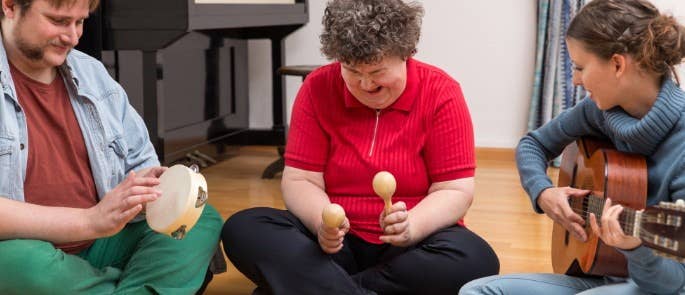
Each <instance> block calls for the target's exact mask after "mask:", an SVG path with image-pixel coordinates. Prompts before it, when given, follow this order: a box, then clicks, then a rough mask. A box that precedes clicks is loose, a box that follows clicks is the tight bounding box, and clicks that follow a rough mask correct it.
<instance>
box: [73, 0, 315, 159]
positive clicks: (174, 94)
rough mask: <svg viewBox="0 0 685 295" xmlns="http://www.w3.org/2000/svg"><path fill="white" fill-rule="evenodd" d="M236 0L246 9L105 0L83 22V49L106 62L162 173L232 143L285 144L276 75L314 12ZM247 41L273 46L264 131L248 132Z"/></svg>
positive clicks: (293, 2)
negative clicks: (287, 47)
mask: <svg viewBox="0 0 685 295" xmlns="http://www.w3.org/2000/svg"><path fill="white" fill-rule="evenodd" d="M240 1H241V2H250V0H103V1H102V3H101V5H100V7H99V8H98V10H97V11H96V12H94V13H93V14H92V15H91V17H90V18H89V19H88V20H87V21H86V25H85V28H84V35H83V37H82V38H81V42H80V44H79V46H78V47H77V48H78V49H80V50H83V51H85V52H87V53H89V54H91V55H93V56H95V57H97V58H100V59H101V60H102V61H103V63H104V64H105V65H106V66H107V67H108V69H109V71H110V73H111V74H112V75H113V76H114V77H115V79H117V80H118V81H119V83H121V84H122V86H123V87H124V89H125V90H126V92H127V93H128V96H129V100H130V102H131V104H132V105H133V106H134V107H135V108H136V110H138V112H139V113H140V114H141V115H142V116H143V119H144V120H145V123H146V124H147V127H148V130H149V132H150V139H151V140H152V143H153V145H154V146H155V149H156V151H157V154H158V155H159V157H160V160H161V161H162V162H163V163H165V164H169V163H172V162H175V161H178V160H180V159H187V158H188V157H191V158H193V157H201V156H204V155H209V156H210V157H213V156H216V155H217V154H220V153H222V152H223V150H222V149H223V147H224V146H225V145H226V144H238V145H241V144H267V145H282V144H284V143H285V128H284V118H285V108H284V105H285V103H284V101H285V100H284V87H283V85H284V83H283V82H284V79H283V77H282V76H280V75H278V73H277V69H278V68H279V67H280V66H282V65H283V63H284V57H285V54H284V38H285V37H286V36H287V35H288V34H290V33H292V32H293V31H295V30H297V29H298V28H300V27H302V26H303V25H304V24H306V23H307V21H308V19H309V16H308V11H307V7H308V5H307V4H308V3H307V0H274V1H273V2H284V3H280V4H264V3H259V4H250V3H240V4H236V3H235V2H240ZM268 1H269V0H253V1H252V2H268ZM287 2H290V3H287ZM247 39H269V40H271V61H272V67H271V68H272V75H273V76H272V80H273V82H272V83H273V85H272V87H273V97H272V100H273V106H272V110H271V114H272V116H273V124H274V125H273V127H272V128H271V129H268V130H253V129H250V128H249V118H248V114H249V109H248V81H247V77H248V65H247V55H248V50H247ZM264 58H268V57H264ZM268 111H269V110H264V112H262V113H266V114H268Z"/></svg>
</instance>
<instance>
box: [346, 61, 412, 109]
mask: <svg viewBox="0 0 685 295" xmlns="http://www.w3.org/2000/svg"><path fill="white" fill-rule="evenodd" d="M338 66H340V64H338ZM340 79H342V76H341V77H340ZM342 82H343V88H344V89H345V92H344V95H343V96H344V98H345V107H348V108H358V107H367V106H365V105H363V104H362V103H361V102H359V100H357V99H356V98H355V97H354V95H352V93H350V90H349V89H347V85H345V81H342ZM418 84H419V77H418V73H417V70H416V62H415V61H414V59H412V58H409V59H408V60H407V85H406V86H405V88H404V92H402V94H401V95H400V97H399V98H398V99H397V100H396V101H395V102H394V103H393V104H391V105H390V106H389V107H388V108H390V109H395V110H400V111H405V112H408V111H409V110H410V109H411V106H412V105H413V104H414V100H416V96H417V94H418V92H419V87H418Z"/></svg>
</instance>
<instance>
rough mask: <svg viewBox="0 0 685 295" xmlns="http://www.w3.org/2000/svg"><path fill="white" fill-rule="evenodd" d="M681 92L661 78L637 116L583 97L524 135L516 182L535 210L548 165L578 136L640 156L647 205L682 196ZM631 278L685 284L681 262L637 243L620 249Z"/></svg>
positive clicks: (664, 285) (684, 108)
mask: <svg viewBox="0 0 685 295" xmlns="http://www.w3.org/2000/svg"><path fill="white" fill-rule="evenodd" d="M684 112H685V92H683V90H681V89H680V88H679V87H678V86H677V85H676V84H675V83H674V82H673V81H672V80H671V79H665V80H664V82H663V84H662V86H661V90H660V92H659V95H658V97H657V100H656V101H655V103H654V105H653V106H652V108H651V109H650V110H649V112H648V113H647V114H646V115H645V116H644V117H643V118H641V119H636V118H634V117H632V116H630V115H629V114H628V113H626V112H625V111H624V110H623V109H621V108H620V107H616V108H613V109H611V110H608V111H602V110H600V109H598V108H597V105H595V103H594V102H593V101H592V100H590V99H587V98H586V99H583V100H582V101H580V102H579V103H578V104H577V105H576V106H574V107H573V108H571V109H569V110H567V111H565V112H563V113H562V114H560V115H559V116H557V117H556V118H554V119H553V120H552V121H550V122H549V123H547V124H545V125H544V126H542V127H540V128H538V129H537V130H535V131H532V132H530V133H528V134H527V135H526V136H525V137H523V138H522V139H521V141H520V142H519V145H518V147H517V149H516V163H517V166H518V170H519V174H520V177H521V184H522V185H523V188H524V189H525V190H526V192H527V193H528V195H529V196H530V198H531V201H532V203H533V208H534V209H535V211H536V212H538V213H543V212H542V210H541V209H540V207H539V206H538V205H537V198H538V197H539V195H540V193H541V192H542V191H543V190H545V189H546V188H549V187H552V186H553V185H552V181H551V180H550V179H549V177H548V176H547V174H546V170H547V163H548V162H549V160H550V159H553V158H555V157H557V156H558V155H560V154H561V152H562V151H563V149H564V147H565V146H566V145H568V144H570V143H572V142H574V141H575V140H576V139H578V138H580V137H582V136H594V137H599V138H606V139H608V140H610V141H611V142H613V144H614V145H615V146H616V149H617V150H619V151H623V152H629V153H637V154H641V155H643V156H645V158H646V160H647V166H648V187H647V190H648V197H647V205H654V204H657V203H658V202H659V201H673V200H677V199H685V167H684V165H685V120H684V119H685V116H684V115H683V113H684ZM622 252H623V253H624V254H625V256H626V257H627V259H628V268H629V272H630V277H631V278H632V279H633V280H634V281H635V283H637V284H638V286H640V288H641V289H643V290H644V291H647V292H650V293H658V294H672V293H677V292H678V291H679V290H682V289H683V286H685V265H683V264H681V263H678V262H675V261H672V260H669V259H665V258H661V257H659V256H655V255H654V254H653V253H652V251H651V250H650V249H647V248H646V247H644V246H643V247H639V248H637V249H635V250H632V251H622Z"/></svg>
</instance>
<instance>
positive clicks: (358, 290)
mask: <svg viewBox="0 0 685 295" xmlns="http://www.w3.org/2000/svg"><path fill="white" fill-rule="evenodd" d="M221 238H222V240H223V243H224V250H225V251H226V255H227V256H228V258H229V259H230V260H231V262H233V264H234V265H235V267H236V268H238V269H239V270H240V271H241V272H242V273H243V274H245V276H247V277H248V278H249V279H250V280H252V281H253V282H254V283H255V284H257V286H258V290H259V291H260V292H264V293H267V294H373V292H375V293H378V294H431V295H437V294H452V295H454V294H457V292H458V291H459V288H461V286H462V285H464V284H466V283H467V282H469V281H471V280H473V279H476V278H480V277H484V276H489V275H494V274H497V273H498V272H499V260H498V259H497V256H496V255H495V252H494V251H493V250H492V248H490V246H489V245H488V244H487V242H485V241H484V240H483V239H481V238H480V237H478V236H477V235H476V234H474V233H473V232H471V231H469V230H468V229H466V228H464V227H461V226H456V225H455V226H452V227H449V228H446V229H443V230H440V231H438V232H436V233H434V234H433V235H431V236H429V237H428V238H426V239H425V240H423V241H421V242H420V243H418V244H416V245H414V246H411V247H406V248H405V247H395V246H392V245H389V244H381V245H377V244H371V243H368V242H365V241H363V240H362V239H360V238H357V237H355V236H353V235H351V234H348V235H347V236H346V237H345V240H344V246H343V249H342V250H341V251H340V252H338V253H336V254H334V255H328V254H326V253H324V252H323V251H322V250H321V248H319V244H318V242H317V238H316V236H315V235H313V234H312V233H311V232H309V230H308V229H307V228H306V227H305V226H304V224H302V222H300V220H299V219H298V218H297V217H296V216H295V215H293V214H292V213H290V212H289V211H284V210H277V209H272V208H252V209H248V210H244V211H241V212H238V213H236V214H234V215H233V216H231V217H230V218H229V219H228V220H227V221H226V223H225V224H224V228H223V232H222V235H221ZM369 291H373V292H369Z"/></svg>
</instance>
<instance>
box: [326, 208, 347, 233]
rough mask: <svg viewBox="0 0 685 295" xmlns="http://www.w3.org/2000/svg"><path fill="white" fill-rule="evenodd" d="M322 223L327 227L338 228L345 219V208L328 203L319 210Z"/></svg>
mask: <svg viewBox="0 0 685 295" xmlns="http://www.w3.org/2000/svg"><path fill="white" fill-rule="evenodd" d="M321 218H322V219H323V224H324V225H325V226H326V227H328V228H339V227H340V226H341V225H342V223H343V221H345V209H343V207H342V206H340V205H338V204H333V203H331V204H328V205H326V207H324V208H323V211H322V212H321Z"/></svg>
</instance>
